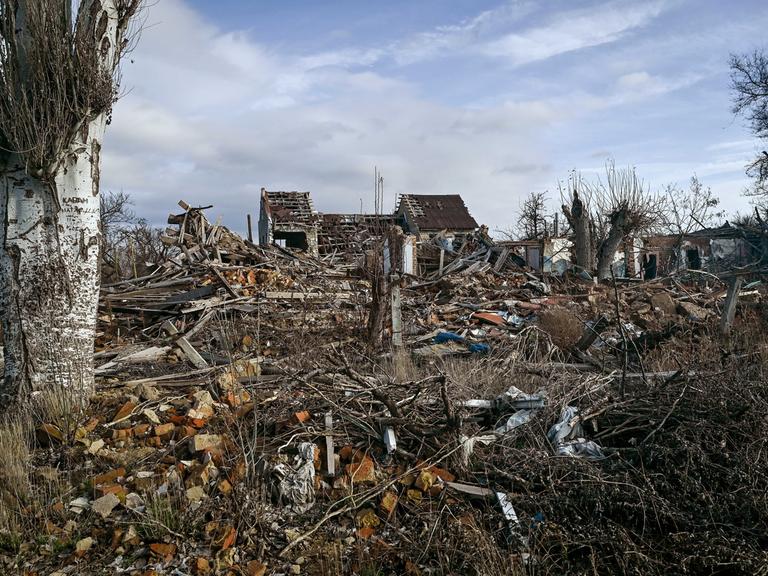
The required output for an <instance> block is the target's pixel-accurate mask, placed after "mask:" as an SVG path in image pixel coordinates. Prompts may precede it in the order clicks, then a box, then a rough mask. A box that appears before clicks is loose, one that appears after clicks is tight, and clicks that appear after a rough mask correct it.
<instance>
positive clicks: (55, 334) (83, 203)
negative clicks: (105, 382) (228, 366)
mask: <svg viewBox="0 0 768 576" xmlns="http://www.w3.org/2000/svg"><path fill="white" fill-rule="evenodd" d="M104 125H105V121H104V118H103V117H101V118H98V119H97V120H95V121H93V122H91V123H90V126H89V127H88V131H87V136H86V139H85V141H82V139H78V140H79V141H77V142H75V143H73V146H72V147H71V150H70V152H69V153H68V154H67V159H66V160H65V162H64V164H63V166H62V168H61V170H60V172H59V174H58V175H57V177H56V188H55V190H54V189H53V187H52V186H51V185H49V184H47V183H45V182H43V181H41V180H39V179H37V178H35V177H33V176H30V175H29V174H27V173H26V171H25V169H24V163H23V159H22V158H21V157H20V156H19V155H18V154H12V155H10V157H9V158H7V160H6V162H5V164H4V165H3V166H2V167H1V168H0V170H2V175H1V177H2V180H1V182H2V184H1V186H2V192H1V193H2V200H3V201H2V202H0V246H1V248H0V306H2V310H3V311H4V315H3V333H4V335H5V348H4V351H5V382H4V384H3V387H2V394H3V395H5V396H9V397H10V399H16V398H18V399H23V398H25V397H28V396H29V393H30V392H32V391H35V390H41V389H44V388H45V387H47V386H49V385H51V384H57V385H60V386H62V387H65V388H69V389H71V391H72V392H74V393H75V394H76V395H77V396H81V395H82V396H87V394H89V393H90V391H91V390H92V389H93V340H94V334H95V328H96V310H97V306H98V298H99V277H98V260H99V151H100V147H101V144H100V142H101V138H102V135H103V133H104ZM57 198H58V201H57ZM6 401H7V400H6Z"/></svg>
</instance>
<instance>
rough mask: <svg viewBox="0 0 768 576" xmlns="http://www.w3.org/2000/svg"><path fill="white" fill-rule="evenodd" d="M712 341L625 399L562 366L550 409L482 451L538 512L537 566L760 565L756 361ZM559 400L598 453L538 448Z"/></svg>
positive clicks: (760, 372)
mask: <svg viewBox="0 0 768 576" xmlns="http://www.w3.org/2000/svg"><path fill="white" fill-rule="evenodd" d="M713 352H715V353H714V354H713ZM716 352H717V346H716V344H715V343H714V342H710V345H709V346H708V347H707V348H706V350H705V351H704V352H703V353H702V354H701V355H700V356H699V358H698V359H694V363H695V364H693V365H692V366H691V368H690V370H686V371H681V372H679V373H678V374H677V375H676V376H675V377H673V378H668V379H665V380H662V381H660V382H656V383H652V384H648V385H646V384H641V385H638V388H637V389H634V390H631V391H629V392H628V393H627V395H626V397H625V399H623V400H622V399H620V398H618V397H617V395H616V394H615V390H614V389H613V388H614V387H613V386H612V385H606V386H605V387H603V388H602V389H600V388H595V386H594V381H592V382H590V381H589V380H587V381H585V382H582V383H580V384H578V385H576V386H574V385H573V382H572V381H571V382H570V383H566V382H564V381H563V379H562V378H560V380H561V382H560V384H556V385H555V386H554V388H550V390H551V391H552V393H553V400H554V402H553V403H552V404H551V406H550V407H549V410H548V412H547V411H542V413H540V414H539V415H538V417H537V419H536V420H534V421H533V422H531V426H529V427H527V428H525V429H521V431H520V432H519V433H518V434H517V435H515V437H514V438H512V439H510V440H509V441H506V442H505V443H503V444H497V445H494V446H492V447H490V448H488V449H486V450H485V451H484V453H483V454H482V455H480V454H478V455H477V459H476V460H475V462H476V464H475V472H476V473H478V474H482V475H484V476H485V477H486V479H487V480H488V481H489V482H491V483H498V485H499V486H500V487H503V488H504V489H505V490H507V491H509V493H510V494H512V495H513V496H512V501H513V502H514V505H515V508H516V510H517V513H518V515H519V516H520V517H521V519H533V521H532V522H530V524H528V525H527V530H526V532H527V537H528V545H529V550H528V551H529V553H530V554H531V558H532V559H535V560H534V561H535V563H536V566H537V572H538V570H540V573H542V574H550V573H553V574H554V573H560V574H563V573H567V574H575V573H599V574H721V573H728V574H765V573H768V572H766V570H767V569H768V568H767V567H768V537H766V534H768V499H766V496H765V495H766V493H768V445H767V444H768V440H767V439H766V436H765V424H766V414H768V391H766V389H765V384H764V383H765V374H764V360H765V359H764V358H761V357H760V356H759V355H758V356H756V355H755V354H748V355H740V354H729V356H728V358H727V359H726V360H725V361H723V360H722V359H721V355H720V354H717V353H716ZM706 355H708V356H709V358H708V359H706ZM558 389H559V390H560V392H558V391H557V390H558ZM587 390H591V391H590V392H589V393H587ZM558 397H559V399H558ZM564 404H573V405H578V406H580V407H581V409H582V414H584V417H583V425H584V428H585V430H586V431H588V432H587V433H588V434H589V436H590V438H592V439H594V440H595V441H597V442H599V443H600V444H601V445H602V446H603V447H604V448H605V449H606V452H607V453H608V454H609V456H608V457H607V458H606V459H605V460H601V461H594V462H590V461H587V460H582V459H574V458H560V457H552V456H551V453H550V454H548V453H547V448H548V447H547V446H546V441H543V440H542V438H543V433H544V432H545V430H546V428H547V427H548V426H549V425H550V424H551V423H552V422H553V421H555V420H556V419H557V414H556V412H557V410H558V407H560V406H563V405H564ZM524 526H525V524H524Z"/></svg>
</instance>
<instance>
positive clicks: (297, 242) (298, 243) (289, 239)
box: [274, 230, 309, 251]
mask: <svg viewBox="0 0 768 576" xmlns="http://www.w3.org/2000/svg"><path fill="white" fill-rule="evenodd" d="M274 239H275V243H276V244H278V245H281V246H285V247H286V248H296V249H297V250H304V251H306V250H308V249H309V243H308V242H307V235H306V233H304V232H278V231H277V230H275V232H274ZM279 240H284V241H285V244H283V243H282V242H278V241H279Z"/></svg>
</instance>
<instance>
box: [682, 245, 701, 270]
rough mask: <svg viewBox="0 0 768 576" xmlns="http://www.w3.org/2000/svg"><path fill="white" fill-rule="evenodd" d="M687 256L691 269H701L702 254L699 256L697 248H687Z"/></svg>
mask: <svg viewBox="0 0 768 576" xmlns="http://www.w3.org/2000/svg"><path fill="white" fill-rule="evenodd" d="M685 257H686V258H687V259H688V268H690V269H691V270H701V256H699V250H698V249H697V248H690V249H688V250H686V251H685Z"/></svg>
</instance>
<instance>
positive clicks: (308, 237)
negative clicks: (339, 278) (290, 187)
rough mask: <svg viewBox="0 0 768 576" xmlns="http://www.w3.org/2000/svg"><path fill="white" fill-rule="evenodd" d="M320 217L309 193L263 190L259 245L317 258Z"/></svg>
mask: <svg viewBox="0 0 768 576" xmlns="http://www.w3.org/2000/svg"><path fill="white" fill-rule="evenodd" d="M318 222H319V216H318V214H317V212H315V208H314V206H313V205H312V198H310V196H309V192H271V191H269V190H266V189H264V188H262V189H261V210H260V215H259V244H261V245H262V246H266V245H269V244H273V243H274V244H277V245H280V246H283V247H285V248H296V249H298V250H304V251H306V252H309V253H310V254H314V255H315V256H317V254H318Z"/></svg>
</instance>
